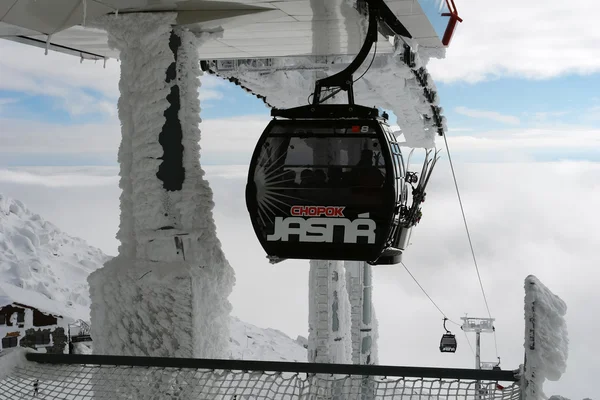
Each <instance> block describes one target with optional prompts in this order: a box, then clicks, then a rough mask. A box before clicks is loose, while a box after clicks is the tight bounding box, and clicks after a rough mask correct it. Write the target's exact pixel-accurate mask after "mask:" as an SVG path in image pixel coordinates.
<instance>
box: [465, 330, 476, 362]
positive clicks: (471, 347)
mask: <svg viewBox="0 0 600 400" xmlns="http://www.w3.org/2000/svg"><path fill="white" fill-rule="evenodd" d="M463 333H464V335H465V339H467V343H468V344H469V348H470V349H471V353H473V356H475V351H474V350H473V346H472V345H471V341H470V340H469V336H468V335H467V332H465V331H463Z"/></svg>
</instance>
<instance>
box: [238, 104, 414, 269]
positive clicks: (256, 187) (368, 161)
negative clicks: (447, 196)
mask: <svg viewBox="0 0 600 400" xmlns="http://www.w3.org/2000/svg"><path fill="white" fill-rule="evenodd" d="M320 107H321V108H324V107H325V106H320ZM330 107H332V106H330ZM355 107H356V108H359V107H361V106H355ZM364 109H366V110H369V111H368V112H367V113H365V114H367V115H363V116H362V117H360V118H345V119H344V118H327V116H326V115H325V116H324V117H323V118H318V117H314V116H313V117H312V118H293V119H286V118H274V119H273V120H272V121H271V122H270V123H269V125H268V126H267V127H266V129H265V131H264V133H263V135H262V136H261V138H260V140H259V142H258V144H257V147H256V149H255V151H254V154H253V156H252V160H251V164H250V171H249V176H248V184H247V187H246V203H247V207H248V211H249V213H250V217H251V220H252V223H253V226H254V230H255V233H256V235H257V237H258V239H259V241H260V243H261V245H262V247H263V248H264V250H265V251H266V252H267V254H268V256H269V258H270V259H271V261H272V262H277V261H281V260H283V259H287V258H293V259H323V260H361V261H367V262H370V263H373V264H378V263H385V264H394V263H398V262H399V261H400V255H401V252H402V249H404V247H405V245H406V241H407V240H408V237H409V235H408V233H409V232H408V229H404V230H403V229H402V227H401V226H400V223H399V222H400V221H399V217H398V213H399V205H400V195H401V186H402V185H403V184H404V182H400V177H401V176H402V170H401V169H402V168H403V167H402V165H403V164H402V159H401V154H400V147H399V146H398V144H397V142H396V138H395V136H394V135H393V134H392V132H391V130H390V128H389V127H388V124H387V121H386V120H385V119H384V118H381V117H379V115H378V110H377V109H368V108H366V107H364ZM400 233H402V234H400Z"/></svg>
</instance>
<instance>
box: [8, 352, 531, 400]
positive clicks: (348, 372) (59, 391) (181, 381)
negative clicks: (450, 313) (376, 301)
mask: <svg viewBox="0 0 600 400" xmlns="http://www.w3.org/2000/svg"><path fill="white" fill-rule="evenodd" d="M13 358H14V357H13ZM19 358H20V359H21V360H20V361H19V362H14V361H13V362H5V363H4V367H3V361H4V360H3V359H8V357H4V356H3V357H0V399H2V400H4V399H10V400H16V399H30V398H43V399H61V400H79V399H81V400H84V399H102V400H104V399H111V400H112V399H128V400H129V399H131V400H133V399H136V400H137V399H145V400H147V399H152V400H184V399H185V400H188V399H190V400H191V399H202V400H213V399H214V400H251V399H252V400H280V399H281V400H284V399H290V400H291V399H303V400H304V399H306V400H309V399H310V400H326V399H327V400H329V399H336V400H354V399H357V400H359V399H360V400H371V399H373V400H375V399H411V400H419V399H477V400H485V399H519V398H520V396H521V390H520V384H519V376H518V371H500V370H469V369H447V368H421V367H391V366H380V365H377V366H375V365H340V364H316V363H315V364H313V363H292V362H268V361H239V360H209V359H181V358H156V357H128V356H100V355H63V354H44V353H36V352H28V353H26V354H25V353H23V355H22V356H19Z"/></svg>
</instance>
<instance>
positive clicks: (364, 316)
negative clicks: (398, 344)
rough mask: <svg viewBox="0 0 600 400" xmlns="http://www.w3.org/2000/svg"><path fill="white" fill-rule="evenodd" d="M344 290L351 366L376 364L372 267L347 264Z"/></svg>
mask: <svg viewBox="0 0 600 400" xmlns="http://www.w3.org/2000/svg"><path fill="white" fill-rule="evenodd" d="M345 267H346V288H347V290H348V296H349V298H350V310H351V311H350V313H351V320H352V325H351V328H350V332H351V337H352V363H353V364H361V365H374V364H377V359H376V348H377V343H376V340H377V332H376V331H375V328H376V327H377V322H376V320H375V310H374V307H373V302H372V293H373V283H372V277H371V274H372V266H371V265H369V264H368V263H366V262H362V261H346V262H345Z"/></svg>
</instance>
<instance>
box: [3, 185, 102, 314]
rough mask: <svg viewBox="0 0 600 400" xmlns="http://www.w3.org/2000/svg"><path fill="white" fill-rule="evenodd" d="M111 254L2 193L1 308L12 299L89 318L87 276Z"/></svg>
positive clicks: (45, 309) (53, 310)
mask: <svg viewBox="0 0 600 400" xmlns="http://www.w3.org/2000/svg"><path fill="white" fill-rule="evenodd" d="M109 259H110V257H109V256H107V255H106V254H104V253H103V252H102V251H101V250H100V249H98V248H96V247H93V246H90V245H89V244H87V243H86V242H85V241H84V240H83V239H80V238H76V237H72V236H70V235H68V234H66V233H64V232H62V231H61V230H60V229H59V228H58V227H56V226H55V225H54V224H52V223H50V222H48V221H46V220H44V219H43V218H42V217H41V216H40V215H39V214H36V213H34V212H32V211H30V210H29V209H28V208H27V207H26V206H25V205H24V204H23V203H21V202H20V201H19V200H16V199H11V198H9V197H7V196H5V195H2V194H0V307H1V306H4V305H7V304H10V303H12V302H13V301H16V302H21V303H25V304H27V305H30V306H33V307H36V308H38V309H40V310H44V311H48V312H51V313H54V314H58V315H65V314H68V315H70V316H72V317H74V318H75V319H85V320H87V319H89V316H88V307H89V305H90V297H89V293H88V283H87V282H86V280H85V279H86V277H87V276H88V275H89V274H90V273H91V272H92V271H95V270H96V269H98V268H100V267H101V266H102V264H103V263H104V262H106V261H107V260H109Z"/></svg>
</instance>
